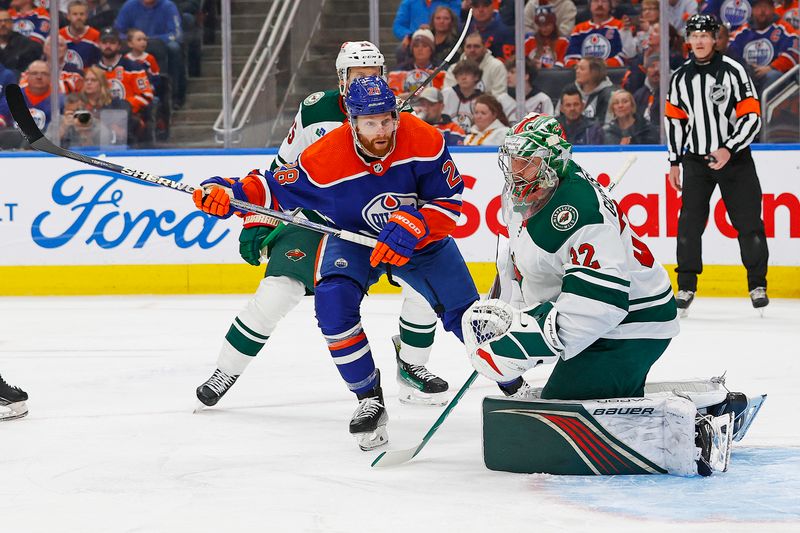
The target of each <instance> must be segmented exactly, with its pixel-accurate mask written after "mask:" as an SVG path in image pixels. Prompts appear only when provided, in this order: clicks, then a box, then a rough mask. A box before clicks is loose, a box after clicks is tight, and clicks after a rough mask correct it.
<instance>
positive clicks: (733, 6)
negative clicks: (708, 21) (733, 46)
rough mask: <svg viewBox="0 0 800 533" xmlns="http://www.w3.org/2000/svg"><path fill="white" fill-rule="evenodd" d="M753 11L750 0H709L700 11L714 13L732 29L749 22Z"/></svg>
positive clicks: (704, 13) (707, 13) (706, 13)
mask: <svg viewBox="0 0 800 533" xmlns="http://www.w3.org/2000/svg"><path fill="white" fill-rule="evenodd" d="M752 12H753V7H752V6H751V5H750V2H749V1H748V0H708V1H707V2H706V4H705V6H703V9H702V10H701V11H700V13H701V14H703V15H714V16H715V17H717V20H719V21H720V22H721V23H722V24H724V25H725V26H727V27H728V28H729V29H730V30H731V31H733V30H736V29H737V28H739V27H740V26H742V25H744V24H747V21H748V20H750V15H751V14H752Z"/></svg>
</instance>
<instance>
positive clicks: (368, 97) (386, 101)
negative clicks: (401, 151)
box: [344, 76, 399, 159]
mask: <svg viewBox="0 0 800 533" xmlns="http://www.w3.org/2000/svg"><path fill="white" fill-rule="evenodd" d="M344 104H345V107H346V108H347V118H348V120H349V121H350V128H351V129H352V132H353V139H354V140H355V143H356V146H357V147H358V149H359V150H360V151H361V152H363V153H364V154H365V155H367V156H369V157H375V158H378V159H382V158H384V157H386V156H387V155H389V153H391V151H392V150H393V149H394V145H395V135H396V132H397V126H398V123H399V116H398V114H397V97H395V95H394V93H393V92H392V90H391V89H390V88H389V85H388V84H387V83H386V80H384V79H383V78H380V77H378V76H367V77H366V78H357V79H355V80H353V83H352V84H350V89H349V90H348V91H347V94H346V95H345V97H344Z"/></svg>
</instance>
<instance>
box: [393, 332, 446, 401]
mask: <svg viewBox="0 0 800 533" xmlns="http://www.w3.org/2000/svg"><path fill="white" fill-rule="evenodd" d="M392 343H393V344H394V350H395V356H396V359H397V384H398V385H399V386H400V390H399V400H400V402H401V403H408V404H416V405H445V404H447V396H446V395H445V394H444V393H445V392H446V391H447V389H448V387H449V386H448V384H447V382H446V381H445V380H443V379H442V378H440V377H438V376H436V375H435V374H432V373H431V372H430V371H429V370H428V369H427V368H425V366H424V365H413V364H411V363H406V362H405V361H403V359H402V358H401V357H400V352H401V349H402V348H401V342H400V335H395V336H394V337H392Z"/></svg>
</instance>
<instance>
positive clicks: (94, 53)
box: [58, 0, 100, 70]
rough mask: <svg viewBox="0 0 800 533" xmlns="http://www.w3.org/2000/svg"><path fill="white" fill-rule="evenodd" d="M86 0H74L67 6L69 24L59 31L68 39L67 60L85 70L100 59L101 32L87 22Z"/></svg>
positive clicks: (87, 8)
mask: <svg viewBox="0 0 800 533" xmlns="http://www.w3.org/2000/svg"><path fill="white" fill-rule="evenodd" d="M88 10H89V7H88V5H87V3H86V0H72V1H71V2H70V3H69V4H68V7H67V20H68V21H69V25H67V26H64V27H63V28H61V30H60V31H59V32H58V33H59V35H61V36H62V37H63V38H64V39H66V40H67V56H66V61H67V63H69V64H72V65H75V66H76V67H77V68H78V69H80V70H83V69H85V68H86V67H91V66H92V65H94V64H95V63H97V62H98V61H99V60H100V32H99V31H98V30H97V29H96V28H92V27H91V26H88V25H87V24H86V19H87V16H88V15H87V13H88Z"/></svg>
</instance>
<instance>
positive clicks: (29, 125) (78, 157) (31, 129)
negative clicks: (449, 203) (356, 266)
mask: <svg viewBox="0 0 800 533" xmlns="http://www.w3.org/2000/svg"><path fill="white" fill-rule="evenodd" d="M6 101H7V102H8V108H9V110H10V111H11V115H12V116H13V117H14V120H15V121H16V122H17V124H18V125H19V129H20V130H21V131H22V134H23V135H24V136H25V138H26V139H27V140H28V142H29V143H30V145H31V146H32V147H33V148H35V149H36V150H39V151H40V152H46V153H48V154H52V155H56V156H59V157H65V158H67V159H72V160H74V161H79V162H81V163H85V164H87V165H90V166H93V167H97V168H102V169H104V170H109V171H111V172H116V173H118V174H122V175H123V176H126V177H128V178H132V179H135V180H138V181H141V182H144V183H149V184H151V185H159V186H161V187H167V188H169V189H173V190H176V191H180V192H184V193H187V194H193V193H194V191H195V190H196V189H197V187H193V186H191V185H188V184H186V183H179V182H177V181H173V180H171V179H167V178H164V177H161V176H158V175H155V174H150V173H149V172H144V171H142V170H136V169H133V168H128V167H123V166H122V165H118V164H116V163H111V162H110V161H104V160H102V159H96V158H94V157H90V156H87V155H83V154H79V153H76V152H72V151H70V150H66V149H64V148H61V147H59V146H56V145H55V144H53V143H52V142H50V141H49V140H48V139H47V137H45V136H44V134H43V133H42V131H41V130H40V129H39V127H38V126H37V125H36V123H35V122H34V120H33V117H31V114H30V112H29V111H28V104H27V103H26V102H25V98H24V97H23V95H22V90H21V89H20V88H19V86H18V85H9V86H8V87H6ZM231 205H232V206H233V207H236V208H237V209H240V210H242V211H250V212H253V213H258V214H260V215H267V216H271V217H273V218H276V219H278V220H280V221H282V222H286V223H287V224H291V225H293V226H299V227H301V228H306V229H310V230H313V231H317V232H319V233H323V234H326V235H333V236H335V237H338V238H340V239H342V240H345V241H350V242H354V243H356V244H361V245H363V246H367V247H369V248H374V247H375V245H376V244H377V240H376V239H374V238H372V237H368V236H366V235H360V234H358V233H354V232H352V231H347V230H340V229H336V228H331V227H328V226H325V225H323V224H317V223H316V222H311V221H310V220H306V219H305V218H300V217H297V216H294V215H290V214H288V213H283V212H281V211H275V210H273V209H268V208H266V207H262V206H260V205H255V204H251V203H249V202H243V201H241V200H237V199H235V198H231Z"/></svg>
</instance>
